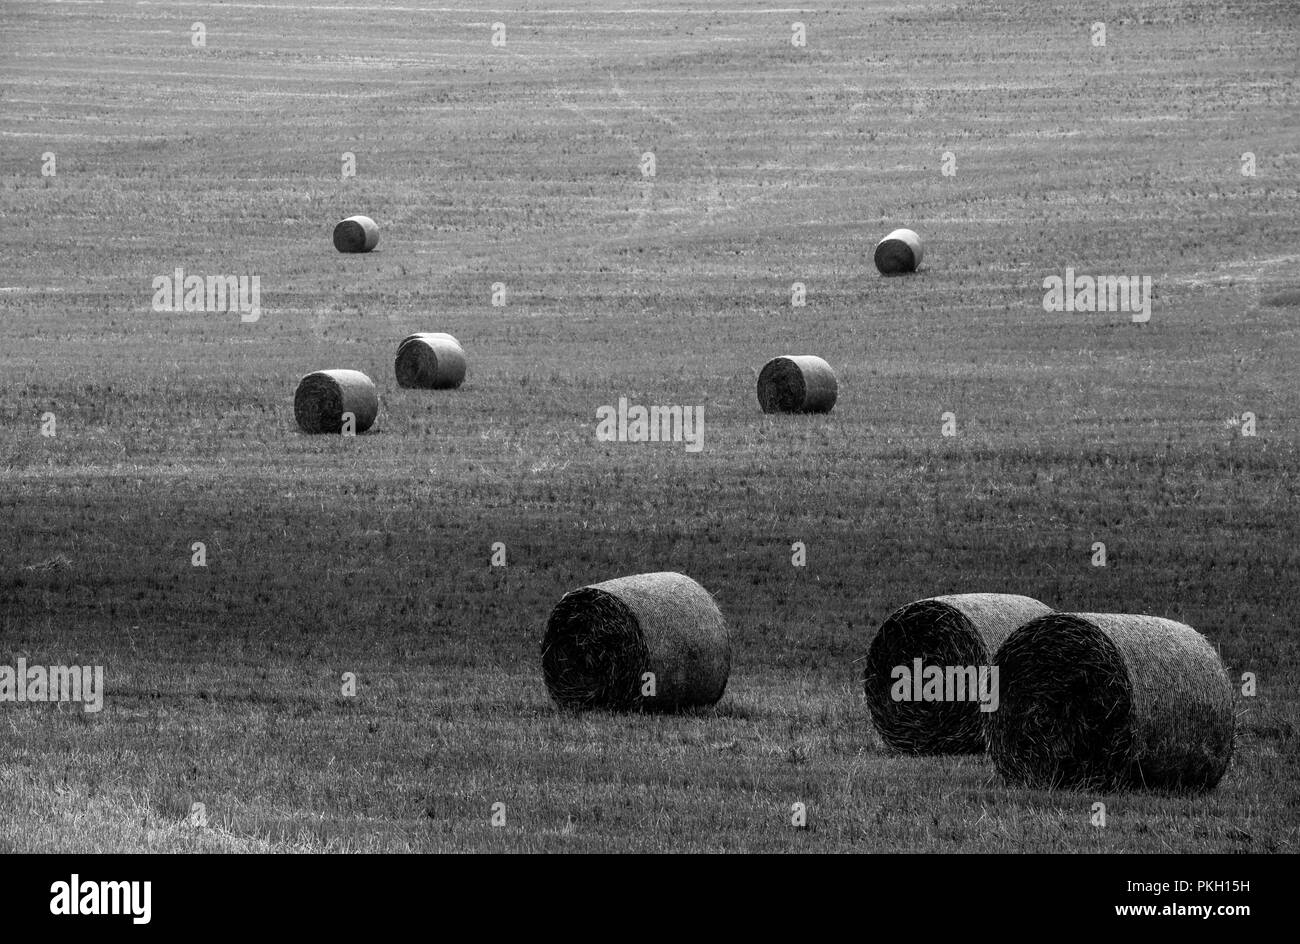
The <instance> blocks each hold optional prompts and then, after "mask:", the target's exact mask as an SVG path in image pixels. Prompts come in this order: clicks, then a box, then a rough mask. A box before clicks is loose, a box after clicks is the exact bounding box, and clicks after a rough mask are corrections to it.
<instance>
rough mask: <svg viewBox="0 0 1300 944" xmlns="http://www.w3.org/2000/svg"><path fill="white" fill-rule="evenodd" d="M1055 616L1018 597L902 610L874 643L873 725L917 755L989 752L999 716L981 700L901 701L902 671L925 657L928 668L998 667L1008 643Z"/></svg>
mask: <svg viewBox="0 0 1300 944" xmlns="http://www.w3.org/2000/svg"><path fill="white" fill-rule="evenodd" d="M1051 612H1052V609H1051V607H1049V606H1047V605H1046V604H1043V603H1040V602H1038V601H1037V600H1034V599H1032V598H1030V597H1022V596H1017V595H1015V594H1010V593H960V594H954V595H951V596H942V597H931V598H930V599H927V600H917V601H916V602H915V603H909V604H907V605H906V606H904V607H900V608H899V609H897V610H895V611H894V612H893V613H892V614H890V616H889V618H888V619H886V620H885V622H884V623H882V624H881V626H880V630H879V632H877V633H876V636H875V638H874V639H872V641H871V646H870V648H869V649H868V650H867V662H866V667H865V668H864V669H863V672H862V685H863V689H864V691H865V692H866V696H867V707H868V708H869V709H870V711H871V720H872V721H873V722H874V723H875V725H876V730H877V731H879V732H880V736H881V738H882V739H883V740H884V742H885V743H886V744H888V745H889V746H890V747H892V748H893V749H894V750H897V751H904V752H906V753H909V754H975V753H980V752H982V751H983V750H984V749H985V746H986V743H987V733H986V727H987V725H988V719H989V718H990V717H991V716H992V715H994V714H996V713H997V712H996V711H992V712H990V711H980V706H979V703H978V702H977V701H975V700H967V701H924V700H898V699H895V698H894V697H893V696H894V685H895V674H894V670H895V668H896V667H898V666H903V667H906V668H907V669H908V670H909V672H912V671H913V669H914V667H915V665H916V660H917V659H920V660H921V664H922V666H924V667H929V666H940V667H943V668H944V669H945V670H946V669H947V668H948V667H950V666H952V667H957V666H974V667H976V670H977V671H978V668H979V667H980V666H992V665H993V656H994V654H995V653H996V652H997V649H998V646H999V645H1001V644H1002V642H1003V640H1005V639H1006V638H1007V637H1008V636H1010V635H1011V633H1012V632H1013V631H1014V630H1016V629H1018V628H1019V627H1020V626H1023V625H1024V624H1025V623H1027V622H1029V621H1030V620H1032V619H1036V618H1037V617H1040V616H1043V615H1045V614H1047V613H1051ZM990 678H991V676H990ZM1002 687H1005V683H1003V684H1002ZM999 694H1000V692H999Z"/></svg>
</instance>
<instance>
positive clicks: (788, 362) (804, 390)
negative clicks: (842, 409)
mask: <svg viewBox="0 0 1300 944" xmlns="http://www.w3.org/2000/svg"><path fill="white" fill-rule="evenodd" d="M839 389H840V388H839V381H838V380H836V379H835V371H833V370H832V369H831V365H830V364H828V363H826V362H825V361H824V360H822V359H821V358H820V357H814V356H812V355H810V354H794V355H786V356H784V357H774V358H772V359H771V360H770V361H768V362H767V363H766V364H764V365H763V369H762V370H761V371H759V374H758V405H759V406H760V407H762V409H763V412H764V413H829V412H830V411H831V409H832V408H833V407H834V406H835V401H836V399H837V398H838V397H839Z"/></svg>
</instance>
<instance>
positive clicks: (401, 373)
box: [393, 332, 465, 390]
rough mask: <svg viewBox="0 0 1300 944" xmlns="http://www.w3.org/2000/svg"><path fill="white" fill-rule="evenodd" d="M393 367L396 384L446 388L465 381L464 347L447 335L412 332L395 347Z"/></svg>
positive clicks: (425, 387) (430, 388)
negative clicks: (395, 356) (395, 355)
mask: <svg viewBox="0 0 1300 944" xmlns="http://www.w3.org/2000/svg"><path fill="white" fill-rule="evenodd" d="M393 370H394V371H395V373H396V374H397V383H398V385H399V386H402V387H418V388H421V389H424V390H449V389H451V388H453V387H459V386H460V385H461V383H462V382H464V380H465V350H464V348H462V347H461V346H460V342H459V341H457V340H456V339H455V338H453V337H452V336H451V335H450V334H442V333H434V332H422V333H419V334H413V335H411V336H410V337H408V338H406V339H404V340H403V341H402V343H401V344H399V345H398V346H397V358H396V359H395V360H394V362H393Z"/></svg>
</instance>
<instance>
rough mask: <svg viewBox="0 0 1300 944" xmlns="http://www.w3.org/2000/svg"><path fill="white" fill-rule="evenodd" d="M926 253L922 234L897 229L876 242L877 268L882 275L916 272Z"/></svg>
mask: <svg viewBox="0 0 1300 944" xmlns="http://www.w3.org/2000/svg"><path fill="white" fill-rule="evenodd" d="M924 254H925V249H924V247H923V246H922V245H921V237H920V236H918V235H916V233H914V232H912V230H910V229H896V230H894V231H893V232H892V233H890V234H889V235H888V236H886V237H885V238H884V239H882V240H881V241H880V242H878V243H876V253H875V260H876V268H877V269H879V270H880V272H881V274H882V275H899V274H901V273H903V272H915V271H916V269H917V267H918V266H919V265H920V264H921V256H923V255H924Z"/></svg>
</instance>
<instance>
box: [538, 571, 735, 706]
mask: <svg viewBox="0 0 1300 944" xmlns="http://www.w3.org/2000/svg"><path fill="white" fill-rule="evenodd" d="M730 672H731V641H730V635H729V633H728V630H727V625H726V622H725V621H724V620H723V618H722V613H721V612H720V611H719V609H718V605H717V604H716V603H715V602H714V600H713V597H712V596H710V595H709V592H708V591H707V590H705V589H704V588H703V587H701V586H700V585H699V584H698V583H696V582H695V581H694V580H692V579H691V578H690V577H687V576H685V575H683V574H676V573H652V574H636V575H633V576H630V577H619V578H617V579H614V580H606V581H604V582H603V583H597V584H592V585H591V586H588V587H582V588H580V589H578V590H573V591H571V592H569V593H566V594H565V595H564V597H563V598H562V599H561V600H560V602H559V603H558V604H556V606H555V609H554V610H553V611H552V612H551V615H550V619H549V620H547V623H546V635H545V637H544V639H543V641H542V674H543V677H544V678H545V680H546V688H547V690H548V691H549V692H550V694H551V697H552V698H553V699H554V700H555V702H556V703H557V704H559V705H560V706H561V707H564V708H570V709H578V710H581V709H589V708H605V709H611V710H617V711H678V710H681V709H684V708H693V707H702V706H708V705H713V704H716V703H717V701H718V700H719V699H720V698H722V695H723V692H725V691H726V688H727V677H728V675H729V674H730ZM646 673H653V676H654V679H653V682H654V694H653V695H647V694H644V693H645V692H646V691H647V688H646V679H645V675H646Z"/></svg>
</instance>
